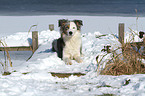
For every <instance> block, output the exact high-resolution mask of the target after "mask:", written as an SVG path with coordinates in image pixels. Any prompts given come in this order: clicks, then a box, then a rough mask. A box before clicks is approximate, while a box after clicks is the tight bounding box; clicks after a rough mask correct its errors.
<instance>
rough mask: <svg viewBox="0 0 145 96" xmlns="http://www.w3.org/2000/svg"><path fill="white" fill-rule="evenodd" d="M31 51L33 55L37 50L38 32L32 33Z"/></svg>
mask: <svg viewBox="0 0 145 96" xmlns="http://www.w3.org/2000/svg"><path fill="white" fill-rule="evenodd" d="M32 49H33V53H34V52H35V51H36V50H37V49H38V31H33V32H32Z"/></svg>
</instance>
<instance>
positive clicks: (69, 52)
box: [52, 19, 83, 65]
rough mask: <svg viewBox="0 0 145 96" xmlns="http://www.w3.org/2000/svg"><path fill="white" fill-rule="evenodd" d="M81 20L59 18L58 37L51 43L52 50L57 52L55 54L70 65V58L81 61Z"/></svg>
mask: <svg viewBox="0 0 145 96" xmlns="http://www.w3.org/2000/svg"><path fill="white" fill-rule="evenodd" d="M82 25H83V23H82V21H81V20H72V21H69V20H65V19H61V20H59V27H60V34H61V37H60V38H59V39H55V40H54V41H53V43H52V51H54V52H57V56H58V57H60V58H61V59H63V61H64V62H65V63H66V64H69V65H71V64H72V62H71V60H75V61H77V62H78V63H82V62H83V60H82V59H81V54H82V40H81V26H82Z"/></svg>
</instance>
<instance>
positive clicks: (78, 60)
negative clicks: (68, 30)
mask: <svg viewBox="0 0 145 96" xmlns="http://www.w3.org/2000/svg"><path fill="white" fill-rule="evenodd" d="M74 59H75V61H77V62H78V63H82V62H83V60H82V59H81V57H80V56H79V55H75V56H74Z"/></svg>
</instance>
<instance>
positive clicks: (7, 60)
mask: <svg viewBox="0 0 145 96" xmlns="http://www.w3.org/2000/svg"><path fill="white" fill-rule="evenodd" d="M0 44H1V45H2V46H3V47H4V50H5V52H6V54H5V52H4V56H5V62H4V63H3V62H0V64H1V65H2V67H3V70H4V73H7V72H8V63H9V64H10V66H11V67H12V62H11V58H10V54H9V51H8V50H7V49H6V48H5V47H6V44H5V43H3V42H2V41H1V40H0Z"/></svg>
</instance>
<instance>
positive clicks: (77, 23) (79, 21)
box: [74, 20, 83, 26]
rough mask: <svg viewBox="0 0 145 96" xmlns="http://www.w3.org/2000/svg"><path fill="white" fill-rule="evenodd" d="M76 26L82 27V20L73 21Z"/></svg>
mask: <svg viewBox="0 0 145 96" xmlns="http://www.w3.org/2000/svg"><path fill="white" fill-rule="evenodd" d="M74 22H75V23H76V25H79V26H83V21H82V20H74Z"/></svg>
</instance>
